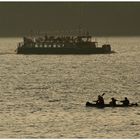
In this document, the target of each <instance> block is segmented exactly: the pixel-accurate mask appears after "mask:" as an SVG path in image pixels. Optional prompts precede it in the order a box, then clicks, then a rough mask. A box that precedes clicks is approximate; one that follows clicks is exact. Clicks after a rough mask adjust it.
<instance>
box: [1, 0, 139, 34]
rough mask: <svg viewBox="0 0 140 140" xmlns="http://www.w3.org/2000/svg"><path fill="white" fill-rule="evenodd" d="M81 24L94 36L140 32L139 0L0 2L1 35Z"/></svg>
mask: <svg viewBox="0 0 140 140" xmlns="http://www.w3.org/2000/svg"><path fill="white" fill-rule="evenodd" d="M79 25H82V27H83V28H86V29H87V30H88V31H90V32H91V33H92V34H94V35H101V36H104V35H117V36H118V35H140V2H137V3H136V2H135V3H134V2H131V3H130V2H129V3H126V2H124V3H123V2H98V3H97V2H87V3H84V2H51V3H50V2H42V3H41V2H0V36H22V35H23V34H28V33H29V32H30V31H31V30H33V31H34V32H37V31H41V32H43V31H44V32H47V31H55V30H56V31H64V30H68V31H69V30H74V29H78V27H79Z"/></svg>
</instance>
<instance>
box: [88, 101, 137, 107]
mask: <svg viewBox="0 0 140 140" xmlns="http://www.w3.org/2000/svg"><path fill="white" fill-rule="evenodd" d="M134 106H138V104H137V103H133V104H130V105H128V106H124V105H121V104H117V105H115V106H112V105H110V104H105V105H102V106H100V105H97V104H93V103H90V102H86V107H96V108H104V107H134Z"/></svg>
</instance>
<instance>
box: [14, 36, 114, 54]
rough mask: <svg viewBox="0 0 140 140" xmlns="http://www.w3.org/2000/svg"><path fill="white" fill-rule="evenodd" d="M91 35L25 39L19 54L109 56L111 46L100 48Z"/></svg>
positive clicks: (18, 50)
mask: <svg viewBox="0 0 140 140" xmlns="http://www.w3.org/2000/svg"><path fill="white" fill-rule="evenodd" d="M92 38H93V37H92V36H90V35H88V34H87V35H78V36H48V35H45V36H43V37H38V38H29V37H23V42H20V43H19V44H18V47H17V50H16V51H17V54H109V53H113V51H112V50H111V45H110V44H103V45H102V46H101V47H98V42H97V41H92Z"/></svg>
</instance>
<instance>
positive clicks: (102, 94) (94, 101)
mask: <svg viewBox="0 0 140 140" xmlns="http://www.w3.org/2000/svg"><path fill="white" fill-rule="evenodd" d="M104 95H105V93H103V94H102V95H100V96H102V97H103V96H104ZM93 102H97V101H93Z"/></svg>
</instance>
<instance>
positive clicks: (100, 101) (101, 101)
mask: <svg viewBox="0 0 140 140" xmlns="http://www.w3.org/2000/svg"><path fill="white" fill-rule="evenodd" d="M96 104H97V105H100V106H102V105H104V98H103V97H102V96H101V95H99V96H98V100H97V101H96Z"/></svg>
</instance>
